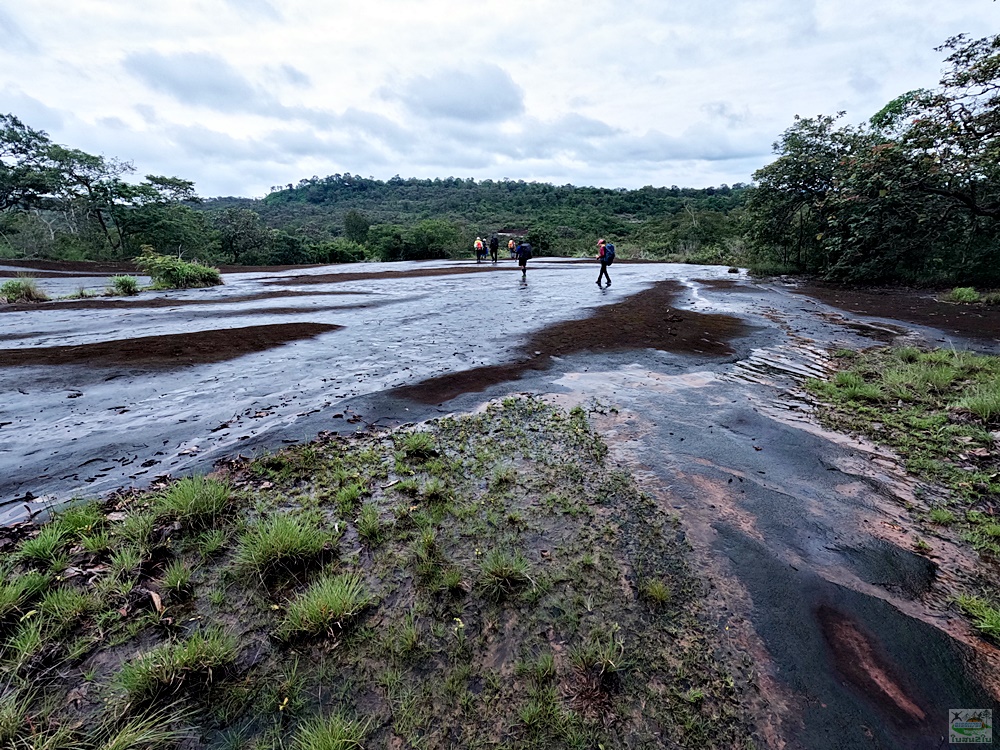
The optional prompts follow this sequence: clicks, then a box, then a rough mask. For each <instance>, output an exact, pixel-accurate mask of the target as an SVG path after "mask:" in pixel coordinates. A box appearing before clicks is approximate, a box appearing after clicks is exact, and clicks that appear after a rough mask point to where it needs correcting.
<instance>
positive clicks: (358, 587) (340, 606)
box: [282, 573, 372, 635]
mask: <svg viewBox="0 0 1000 750" xmlns="http://www.w3.org/2000/svg"><path fill="white" fill-rule="evenodd" d="M371 601H372V597H371V596H370V595H369V594H368V591H367V589H366V588H365V584H364V581H363V580H361V577H360V576H359V575H357V574H355V573H347V574H342V575H336V576H325V577H323V578H320V579H319V580H318V581H316V582H315V583H313V584H312V585H311V586H310V587H309V588H308V589H306V591H305V592H304V593H302V594H301V595H300V596H298V597H297V598H296V599H294V600H293V601H292V602H291V604H289V605H288V612H287V613H286V615H285V622H284V624H283V625H282V632H283V633H284V634H286V635H288V634H291V633H311V634H313V635H318V634H320V633H323V632H331V631H332V630H333V629H334V627H336V628H337V629H343V628H344V627H346V626H347V624H348V623H349V622H350V621H351V620H352V619H354V618H355V617H357V615H358V614H360V612H361V611H362V610H363V609H364V608H365V607H367V606H368V605H369V604H370V603H371Z"/></svg>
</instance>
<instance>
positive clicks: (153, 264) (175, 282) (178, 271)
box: [135, 245, 222, 289]
mask: <svg viewBox="0 0 1000 750" xmlns="http://www.w3.org/2000/svg"><path fill="white" fill-rule="evenodd" d="M135 264H136V265H137V266H138V267H139V269H140V270H141V271H143V272H144V273H146V274H148V275H149V277H150V278H151V279H152V280H153V288H154V289H190V288H197V287H204V286H216V285H218V284H221V283H222V276H221V275H219V269H217V268H210V267H208V266H203V265H202V264H201V263H188V262H187V261H184V260H181V259H180V258H174V257H172V256H169V255H160V254H159V253H156V252H154V250H153V248H152V247H150V246H149V245H143V246H142V255H140V256H139V257H138V258H136V261H135Z"/></svg>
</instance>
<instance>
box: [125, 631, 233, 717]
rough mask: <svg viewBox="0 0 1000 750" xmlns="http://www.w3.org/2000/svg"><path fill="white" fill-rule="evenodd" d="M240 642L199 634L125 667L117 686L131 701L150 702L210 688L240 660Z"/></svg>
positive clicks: (214, 633) (223, 635)
mask: <svg viewBox="0 0 1000 750" xmlns="http://www.w3.org/2000/svg"><path fill="white" fill-rule="evenodd" d="M236 653H237V644H236V638H235V637H234V636H232V635H228V634H226V633H224V632H222V631H221V630H209V631H207V632H204V633H202V632H196V633H194V634H192V635H191V636H189V637H188V638H187V639H186V640H184V641H182V642H180V643H166V644H163V645H162V646H158V647H157V648H155V649H153V650H152V651H149V652H147V653H145V654H143V655H141V656H139V657H138V658H137V659H134V660H133V661H131V662H128V663H126V664H124V665H122V668H121V669H120V670H119V672H118V675H117V677H116V682H117V683H118V685H119V687H121V688H122V689H123V690H124V691H125V693H126V694H127V695H128V698H129V700H131V701H133V702H146V701H149V700H152V699H154V698H157V697H159V696H163V695H170V694H174V693H177V692H179V691H180V690H182V689H188V688H192V687H196V686H207V685H208V684H209V683H210V682H212V680H213V679H214V678H216V677H218V676H219V675H221V674H222V673H223V672H224V671H225V669H226V668H227V667H228V666H230V665H231V664H232V663H233V661H234V660H235V659H236Z"/></svg>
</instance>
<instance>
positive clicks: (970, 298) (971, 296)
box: [944, 286, 979, 302]
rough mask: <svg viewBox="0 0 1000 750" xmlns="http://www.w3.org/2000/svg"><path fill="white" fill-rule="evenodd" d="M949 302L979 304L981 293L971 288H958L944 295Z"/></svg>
mask: <svg viewBox="0 0 1000 750" xmlns="http://www.w3.org/2000/svg"><path fill="white" fill-rule="evenodd" d="M944 299H945V300H946V301H948V302H979V292H977V291H976V290H975V289H974V288H972V287H971V286H957V287H955V288H954V289H952V290H951V291H950V292H948V293H947V294H946V295H944Z"/></svg>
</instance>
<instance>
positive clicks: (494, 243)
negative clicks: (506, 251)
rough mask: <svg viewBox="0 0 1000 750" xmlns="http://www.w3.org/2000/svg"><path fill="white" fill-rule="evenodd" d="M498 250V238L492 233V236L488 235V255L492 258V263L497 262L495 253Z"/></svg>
mask: <svg viewBox="0 0 1000 750" xmlns="http://www.w3.org/2000/svg"><path fill="white" fill-rule="evenodd" d="M499 250H500V238H499V237H497V236H496V235H495V234H494V235H493V236H492V237H490V257H491V258H492V259H493V262H494V263H496V262H497V253H498V252H499Z"/></svg>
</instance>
